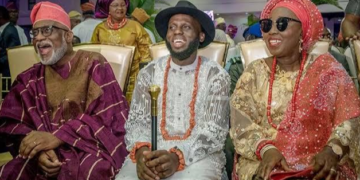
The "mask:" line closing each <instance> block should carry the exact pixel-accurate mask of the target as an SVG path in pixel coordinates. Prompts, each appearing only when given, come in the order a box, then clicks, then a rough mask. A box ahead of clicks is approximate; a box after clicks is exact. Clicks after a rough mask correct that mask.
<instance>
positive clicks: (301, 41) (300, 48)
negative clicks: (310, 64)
mask: <svg viewBox="0 0 360 180" xmlns="http://www.w3.org/2000/svg"><path fill="white" fill-rule="evenodd" d="M303 42H304V41H303V40H302V39H300V41H299V53H301V51H302V50H303V48H302V43H303Z"/></svg>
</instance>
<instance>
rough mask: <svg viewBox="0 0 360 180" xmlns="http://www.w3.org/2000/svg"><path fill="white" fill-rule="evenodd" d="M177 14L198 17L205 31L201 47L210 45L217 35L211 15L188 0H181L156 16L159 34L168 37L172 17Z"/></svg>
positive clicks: (164, 37)
mask: <svg viewBox="0 0 360 180" xmlns="http://www.w3.org/2000/svg"><path fill="white" fill-rule="evenodd" d="M175 14H187V15H189V16H192V17H193V18H195V19H197V21H198V22H199V23H200V26H201V30H202V32H204V33H205V40H204V42H202V43H200V45H199V48H203V47H206V46H207V45H209V44H210V43H211V42H212V41H213V40H214V37H215V26H214V23H213V21H212V20H211V19H210V17H209V15H207V14H206V13H204V12H203V11H200V10H198V9H197V8H196V6H195V5H193V4H192V3H190V2H188V1H179V2H178V3H177V4H176V6H175V7H170V8H167V9H164V10H162V11H160V12H159V13H158V14H157V15H156V17H155V27H156V30H157V32H158V33H159V35H160V36H161V37H162V38H163V39H166V33H167V30H168V24H169V20H170V18H171V17H172V16H173V15H175Z"/></svg>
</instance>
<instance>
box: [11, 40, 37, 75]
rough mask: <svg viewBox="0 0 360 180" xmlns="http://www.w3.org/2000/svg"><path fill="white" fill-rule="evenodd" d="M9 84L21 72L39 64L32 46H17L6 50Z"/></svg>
mask: <svg viewBox="0 0 360 180" xmlns="http://www.w3.org/2000/svg"><path fill="white" fill-rule="evenodd" d="M7 55H8V61H9V67H10V75H11V82H14V81H15V79H16V77H17V76H18V75H19V74H20V73H22V72H23V71H25V70H27V69H29V68H30V67H32V66H33V65H34V64H36V63H38V62H40V59H39V57H38V56H37V55H36V52H35V50H34V46H33V45H25V46H17V47H13V48H8V49H7Z"/></svg>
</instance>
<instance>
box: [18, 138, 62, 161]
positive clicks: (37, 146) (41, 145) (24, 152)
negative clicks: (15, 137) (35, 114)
mask: <svg viewBox="0 0 360 180" xmlns="http://www.w3.org/2000/svg"><path fill="white" fill-rule="evenodd" d="M63 143H64V142H63V141H61V140H60V139H58V138H57V137H56V136H54V135H53V134H51V133H48V132H43V131H32V132H31V133H29V134H28V135H27V136H26V137H25V138H24V139H23V140H22V141H21V144H20V147H19V156H20V157H22V158H24V159H26V158H32V157H34V156H35V155H36V154H37V153H38V152H40V151H43V150H52V149H55V148H57V147H59V146H60V145H61V144H63Z"/></svg>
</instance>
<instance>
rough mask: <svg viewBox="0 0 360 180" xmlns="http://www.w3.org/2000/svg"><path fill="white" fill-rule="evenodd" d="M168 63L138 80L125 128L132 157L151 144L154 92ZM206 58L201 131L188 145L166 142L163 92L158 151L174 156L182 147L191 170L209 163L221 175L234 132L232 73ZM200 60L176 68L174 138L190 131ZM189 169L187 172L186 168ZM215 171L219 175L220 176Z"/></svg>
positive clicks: (170, 109)
mask: <svg viewBox="0 0 360 180" xmlns="http://www.w3.org/2000/svg"><path fill="white" fill-rule="evenodd" d="M168 58H169V57H163V58H160V59H158V60H155V61H152V62H151V63H150V64H149V65H148V66H146V67H145V68H144V69H142V70H141V71H140V73H139V75H138V78H137V82H136V85H135V90H134V95H133V99H132V102H131V108H130V114H129V120H128V121H127V122H126V124H125V129H126V132H127V133H126V136H125V142H126V144H127V149H128V151H131V149H132V148H133V146H134V144H135V143H136V142H151V114H150V95H149V92H148V89H149V86H150V85H152V84H156V85H158V86H159V87H160V88H161V90H163V89H164V88H163V86H164V74H165V67H166V62H167V60H168ZM201 58H202V63H201V66H200V71H199V77H198V81H199V82H198V83H199V86H198V94H197V98H196V103H195V113H196V114H195V122H196V125H195V127H194V129H193V130H192V132H191V135H190V136H189V137H188V138H187V139H185V140H168V141H167V140H164V139H163V136H162V134H161V130H160V122H161V119H162V91H161V92H160V95H159V98H158V136H157V138H158V149H159V150H160V149H163V150H169V149H170V148H173V147H175V146H177V147H178V148H179V149H180V150H181V151H182V152H183V155H184V158H185V164H186V166H189V165H191V164H193V163H195V162H197V161H199V160H202V159H204V158H210V160H211V162H212V166H213V167H214V168H215V169H216V170H218V171H219V172H218V173H219V175H221V170H222V168H223V167H224V165H225V161H226V160H225V156H224V153H223V152H222V149H223V147H224V143H225V139H226V135H227V133H228V130H229V85H230V78H229V75H228V74H227V72H226V71H225V70H224V69H223V68H222V67H221V66H219V65H218V64H217V63H216V62H215V61H211V60H208V59H206V58H205V57H201ZM197 63H198V60H197V59H196V61H195V62H194V63H193V64H191V65H188V66H178V65H176V64H175V63H173V62H171V68H170V70H169V76H168V92H167V102H166V105H167V107H166V116H167V117H166V129H167V131H168V132H169V135H170V136H173V135H181V136H182V135H184V134H185V132H186V130H187V129H188V128H189V125H190V123H189V119H190V108H189V104H190V101H191V98H192V91H193V87H194V75H195V69H196V65H197ZM185 169H186V168H185ZM215 169H214V170H215Z"/></svg>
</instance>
